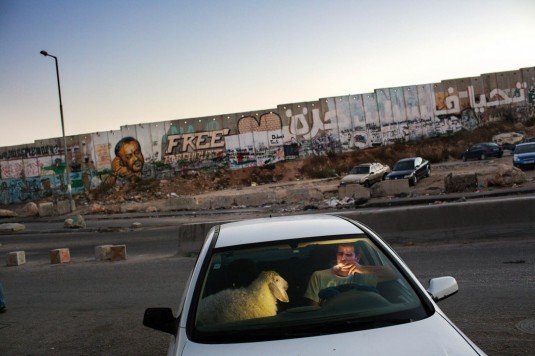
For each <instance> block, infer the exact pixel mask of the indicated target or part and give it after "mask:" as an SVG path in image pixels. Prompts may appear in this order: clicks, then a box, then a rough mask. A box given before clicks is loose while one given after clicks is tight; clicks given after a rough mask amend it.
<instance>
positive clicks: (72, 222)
mask: <svg viewBox="0 0 535 356" xmlns="http://www.w3.org/2000/svg"><path fill="white" fill-rule="evenodd" d="M63 226H64V227H67V228H71V229H83V228H86V227H87V225H86V223H85V219H84V217H83V216H82V215H80V214H77V215H73V216H69V217H68V218H67V219H65V222H64V223H63Z"/></svg>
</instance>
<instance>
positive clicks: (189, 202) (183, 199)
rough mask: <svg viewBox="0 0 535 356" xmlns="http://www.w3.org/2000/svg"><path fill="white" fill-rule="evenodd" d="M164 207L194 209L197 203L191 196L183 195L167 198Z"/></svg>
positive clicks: (172, 209) (175, 209) (173, 209)
mask: <svg viewBox="0 0 535 356" xmlns="http://www.w3.org/2000/svg"><path fill="white" fill-rule="evenodd" d="M164 207H165V209H166V210H168V211H169V210H170V211H177V210H178V211H180V210H194V209H197V204H196V202H195V198H194V197H193V196H189V195H184V196H177V197H176V198H170V199H167V200H166V201H165V205H164Z"/></svg>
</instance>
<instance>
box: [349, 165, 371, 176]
mask: <svg viewBox="0 0 535 356" xmlns="http://www.w3.org/2000/svg"><path fill="white" fill-rule="evenodd" d="M369 172H370V166H356V167H353V169H352V170H351V172H350V173H351V174H368V173H369Z"/></svg>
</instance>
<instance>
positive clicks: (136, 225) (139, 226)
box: [131, 222, 143, 229]
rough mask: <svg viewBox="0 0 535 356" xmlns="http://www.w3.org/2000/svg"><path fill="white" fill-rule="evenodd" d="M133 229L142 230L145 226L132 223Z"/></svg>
mask: <svg viewBox="0 0 535 356" xmlns="http://www.w3.org/2000/svg"><path fill="white" fill-rule="evenodd" d="M131 227H132V229H140V228H142V227H143V224H141V223H139V222H135V223H132V225H131Z"/></svg>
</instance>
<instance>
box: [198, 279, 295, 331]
mask: <svg viewBox="0 0 535 356" xmlns="http://www.w3.org/2000/svg"><path fill="white" fill-rule="evenodd" d="M287 289H288V282H286V280H284V278H282V277H281V276H280V275H279V274H278V273H277V272H275V271H263V272H261V273H260V275H259V276H258V277H257V278H256V279H255V280H254V281H253V282H252V283H251V284H250V285H249V286H247V287H242V288H238V289H224V290H222V291H220V292H217V293H216V294H212V295H209V296H208V297H206V298H203V299H202V300H201V301H200V303H199V308H198V312H197V325H211V324H219V323H228V322H231V321H237V320H245V319H253V318H263V317H267V316H273V315H276V314H277V300H279V301H281V302H284V303H287V302H288V301H289V300H288V294H287V293H286V290H287Z"/></svg>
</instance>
